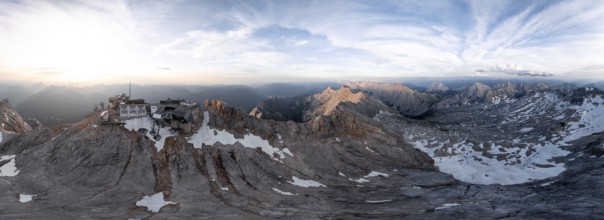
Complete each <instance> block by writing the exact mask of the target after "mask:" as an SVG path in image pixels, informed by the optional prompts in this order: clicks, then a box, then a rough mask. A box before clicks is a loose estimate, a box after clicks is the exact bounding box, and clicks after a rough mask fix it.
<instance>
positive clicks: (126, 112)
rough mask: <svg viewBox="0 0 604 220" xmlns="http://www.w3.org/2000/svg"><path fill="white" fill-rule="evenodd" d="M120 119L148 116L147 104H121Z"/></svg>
mask: <svg viewBox="0 0 604 220" xmlns="http://www.w3.org/2000/svg"><path fill="white" fill-rule="evenodd" d="M118 111H119V113H120V120H122V121H123V120H128V119H131V118H138V117H145V116H147V105H146V104H120V106H119V109H118Z"/></svg>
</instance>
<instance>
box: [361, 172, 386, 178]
mask: <svg viewBox="0 0 604 220" xmlns="http://www.w3.org/2000/svg"><path fill="white" fill-rule="evenodd" d="M376 176H384V177H390V175H388V174H386V173H381V172H377V171H371V173H369V174H367V176H365V178H367V177H376Z"/></svg>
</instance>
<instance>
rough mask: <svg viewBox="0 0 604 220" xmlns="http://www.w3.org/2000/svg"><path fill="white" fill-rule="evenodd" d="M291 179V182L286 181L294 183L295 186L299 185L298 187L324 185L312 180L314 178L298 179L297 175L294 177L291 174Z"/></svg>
mask: <svg viewBox="0 0 604 220" xmlns="http://www.w3.org/2000/svg"><path fill="white" fill-rule="evenodd" d="M292 179H293V180H294V181H293V182H292V181H287V182H289V183H291V184H293V185H296V186H300V187H306V188H308V187H325V185H323V184H321V183H319V182H317V181H314V180H303V179H299V178H298V177H295V176H293V177H292Z"/></svg>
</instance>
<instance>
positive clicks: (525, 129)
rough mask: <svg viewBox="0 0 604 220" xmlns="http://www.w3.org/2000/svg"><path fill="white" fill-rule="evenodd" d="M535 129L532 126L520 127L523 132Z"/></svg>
mask: <svg viewBox="0 0 604 220" xmlns="http://www.w3.org/2000/svg"><path fill="white" fill-rule="evenodd" d="M533 129H534V128H532V127H526V128H522V129H520V132H522V133H526V132H529V131H532V130H533Z"/></svg>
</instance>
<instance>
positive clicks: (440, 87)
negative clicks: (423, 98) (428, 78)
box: [426, 81, 449, 93]
mask: <svg viewBox="0 0 604 220" xmlns="http://www.w3.org/2000/svg"><path fill="white" fill-rule="evenodd" d="M447 91H449V87H447V86H445V84H444V83H442V82H440V81H438V82H434V83H431V84H430V85H429V86H428V87H427V88H426V92H427V93H445V92H447Z"/></svg>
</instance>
